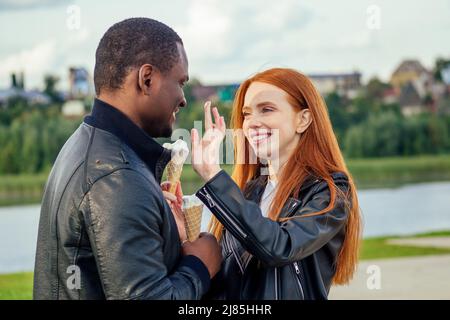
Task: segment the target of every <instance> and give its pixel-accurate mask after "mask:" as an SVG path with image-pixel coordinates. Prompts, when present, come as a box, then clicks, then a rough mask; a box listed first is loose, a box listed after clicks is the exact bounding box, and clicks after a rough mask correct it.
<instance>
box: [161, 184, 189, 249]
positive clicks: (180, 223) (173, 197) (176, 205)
mask: <svg viewBox="0 0 450 320" xmlns="http://www.w3.org/2000/svg"><path fill="white" fill-rule="evenodd" d="M170 184H171V183H170V181H164V182H163V183H161V189H162V192H163V195H164V198H165V199H166V200H167V203H168V204H169V206H170V209H172V214H173V217H174V218H175V222H176V223H177V228H178V234H179V235H180V241H181V243H183V242H184V241H185V240H186V239H187V235H186V226H185V224H184V214H183V209H182V205H183V191H182V190H181V184H180V183H179V182H178V184H177V188H176V191H175V194H172V193H170V192H169V189H170Z"/></svg>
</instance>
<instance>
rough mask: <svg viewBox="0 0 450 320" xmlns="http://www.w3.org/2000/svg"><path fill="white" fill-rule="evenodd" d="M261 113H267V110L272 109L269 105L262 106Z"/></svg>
mask: <svg viewBox="0 0 450 320" xmlns="http://www.w3.org/2000/svg"><path fill="white" fill-rule="evenodd" d="M261 111H262V113H267V112H271V111H273V108H270V107H264V108H262V110H261Z"/></svg>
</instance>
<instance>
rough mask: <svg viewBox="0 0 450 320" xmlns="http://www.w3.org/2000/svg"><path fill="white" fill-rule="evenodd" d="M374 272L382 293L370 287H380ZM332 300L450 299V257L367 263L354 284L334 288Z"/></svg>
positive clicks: (358, 272) (359, 271)
mask: <svg viewBox="0 0 450 320" xmlns="http://www.w3.org/2000/svg"><path fill="white" fill-rule="evenodd" d="M417 239H419V238H417ZM420 239H422V238H420ZM423 239H424V240H426V239H427V238H423ZM427 246H429V245H428V244H427ZM373 270H375V271H376V272H377V270H379V274H380V275H381V277H380V281H379V284H380V285H381V288H380V289H378V290H377V289H372V290H370V289H368V286H367V283H368V282H369V285H371V286H373V285H376V283H375V282H374V281H371V280H373V279H374V273H373ZM367 271H370V273H367ZM329 299H338V300H341V299H357V300H360V299H363V300H365V299H387V300H390V299H450V254H449V255H433V256H421V257H405V258H395V259H382V260H367V261H363V262H361V263H360V264H359V267H358V271H357V273H356V275H355V277H354V279H353V280H352V282H351V283H350V285H349V286H338V287H332V288H331V290H330V295H329Z"/></svg>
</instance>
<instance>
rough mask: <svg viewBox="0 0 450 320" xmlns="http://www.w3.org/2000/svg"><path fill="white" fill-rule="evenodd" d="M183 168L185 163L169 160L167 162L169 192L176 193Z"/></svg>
mask: <svg viewBox="0 0 450 320" xmlns="http://www.w3.org/2000/svg"><path fill="white" fill-rule="evenodd" d="M182 170H183V164H182V163H181V164H179V163H175V162H174V161H169V163H168V164H167V180H169V181H170V189H169V192H170V193H172V194H175V191H176V189H177V183H178V182H179V181H180V177H181V171H182Z"/></svg>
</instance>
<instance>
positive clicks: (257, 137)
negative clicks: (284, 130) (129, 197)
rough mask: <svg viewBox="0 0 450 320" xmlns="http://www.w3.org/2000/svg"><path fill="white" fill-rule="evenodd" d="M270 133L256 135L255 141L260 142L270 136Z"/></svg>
mask: <svg viewBox="0 0 450 320" xmlns="http://www.w3.org/2000/svg"><path fill="white" fill-rule="evenodd" d="M270 136H271V135H270V134H261V135H255V136H253V137H252V140H253V142H255V143H257V144H259V143H262V142H264V141H265V140H267V139H269V138H270Z"/></svg>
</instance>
